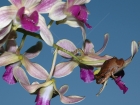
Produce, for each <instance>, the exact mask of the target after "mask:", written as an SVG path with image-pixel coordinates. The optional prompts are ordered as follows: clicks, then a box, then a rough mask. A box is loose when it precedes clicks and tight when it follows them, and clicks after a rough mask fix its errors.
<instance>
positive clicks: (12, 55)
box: [0, 40, 46, 84]
mask: <svg viewBox="0 0 140 105" xmlns="http://www.w3.org/2000/svg"><path fill="white" fill-rule="evenodd" d="M17 49H18V47H17V45H16V42H15V40H8V41H7V43H6V48H5V52H4V53H3V54H2V55H1V56H0V61H1V62H0V66H6V67H5V69H6V71H5V73H4V75H3V79H4V80H5V81H6V82H7V83H8V84H15V83H16V82H17V81H16V79H15V77H14V76H13V71H14V70H15V68H17V67H18V68H19V69H20V65H21V64H22V65H23V66H24V67H25V68H26V70H27V72H28V73H29V74H30V75H31V76H32V75H34V74H36V76H35V77H36V78H38V75H39V74H40V72H42V73H44V76H42V78H39V79H41V80H44V77H45V72H46V71H45V70H44V69H42V67H41V66H40V65H39V64H37V63H32V62H30V61H29V59H32V58H34V57H36V56H37V55H38V54H39V53H40V51H41V49H42V43H41V42H37V44H36V45H34V46H32V47H31V48H29V49H28V50H27V51H26V52H25V53H24V54H23V55H20V54H17ZM45 79H46V78H45Z"/></svg>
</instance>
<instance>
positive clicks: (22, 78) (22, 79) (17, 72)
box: [13, 66, 44, 93]
mask: <svg viewBox="0 0 140 105" xmlns="http://www.w3.org/2000/svg"><path fill="white" fill-rule="evenodd" d="M13 74H14V77H15V78H16V80H17V81H19V83H20V84H21V86H22V87H23V88H24V89H25V90H27V91H28V92H29V93H34V92H35V91H36V90H37V89H39V88H40V87H42V86H43V85H44V84H39V83H38V82H33V84H31V85H30V82H29V80H28V77H27V75H26V73H25V71H24V70H23V69H22V68H21V67H19V66H17V67H15V68H14V71H13Z"/></svg>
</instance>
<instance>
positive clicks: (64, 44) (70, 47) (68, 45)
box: [56, 39, 77, 58]
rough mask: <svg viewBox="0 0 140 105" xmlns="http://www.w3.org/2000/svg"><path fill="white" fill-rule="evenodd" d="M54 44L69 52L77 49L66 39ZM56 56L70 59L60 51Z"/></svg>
mask: <svg viewBox="0 0 140 105" xmlns="http://www.w3.org/2000/svg"><path fill="white" fill-rule="evenodd" d="M56 44H57V45H58V46H60V47H62V48H63V49H65V50H68V51H70V52H74V51H75V50H76V49H77V48H76V46H75V45H74V44H73V43H72V42H71V41H70V40H67V39H62V40H59V41H58V42H57V43H56ZM58 54H60V55H61V56H63V57H66V58H71V56H70V55H68V54H66V53H64V52H62V51H58Z"/></svg>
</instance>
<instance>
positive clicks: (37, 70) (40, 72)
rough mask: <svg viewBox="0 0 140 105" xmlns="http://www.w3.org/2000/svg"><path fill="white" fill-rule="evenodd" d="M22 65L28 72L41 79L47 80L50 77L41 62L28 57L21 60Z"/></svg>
mask: <svg viewBox="0 0 140 105" xmlns="http://www.w3.org/2000/svg"><path fill="white" fill-rule="evenodd" d="M21 62H22V65H23V66H24V67H25V68H26V70H27V72H28V73H29V74H30V75H31V76H32V77H34V78H37V79H39V80H47V79H48V77H49V74H48V72H47V71H46V70H45V69H44V68H43V67H42V66H41V65H39V64H37V63H32V62H30V61H29V60H28V59H27V58H26V57H23V59H22V60H21Z"/></svg>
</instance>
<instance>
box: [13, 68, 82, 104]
mask: <svg viewBox="0 0 140 105" xmlns="http://www.w3.org/2000/svg"><path fill="white" fill-rule="evenodd" d="M16 68H17V69H16V70H14V76H15V78H16V80H17V81H19V83H20V84H21V86H22V87H23V88H24V89H25V90H27V91H28V92H29V93H31V94H37V97H36V100H35V102H36V105H50V101H51V99H52V98H53V97H55V96H57V95H59V96H60V101H61V102H62V103H64V104H73V103H77V102H80V101H82V100H83V99H84V97H81V96H75V95H73V96H64V94H65V93H66V91H67V90H68V86H67V85H63V86H62V87H61V88H60V89H59V90H57V88H56V85H55V80H54V79H49V74H48V72H44V73H45V74H44V73H43V72H42V73H40V74H38V76H39V78H40V79H41V78H42V77H44V75H45V76H46V77H45V78H46V82H44V83H41V84H40V83H38V82H33V83H32V84H30V82H29V80H28V78H27V76H26V74H25V72H24V70H23V69H22V68H19V67H16ZM45 71H46V70H45ZM33 77H36V74H34V75H33Z"/></svg>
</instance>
